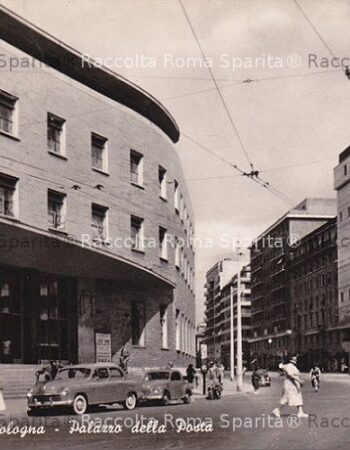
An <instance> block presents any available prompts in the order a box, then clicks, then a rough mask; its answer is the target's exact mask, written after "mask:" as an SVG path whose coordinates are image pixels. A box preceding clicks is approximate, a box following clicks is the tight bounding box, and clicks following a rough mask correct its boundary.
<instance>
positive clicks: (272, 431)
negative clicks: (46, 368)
mask: <svg viewBox="0 0 350 450" xmlns="http://www.w3.org/2000/svg"><path fill="white" fill-rule="evenodd" d="M305 378H306V375H305ZM249 380H250V378H249V375H248V376H246V377H245V383H246V384H249ZM282 383H283V378H281V377H278V376H277V375H276V376H274V377H273V378H272V386H271V387H270V388H269V387H265V388H261V389H260V390H259V394H258V395H254V394H253V393H251V392H244V393H234V391H233V389H232V390H231V392H226V394H228V395H226V396H224V397H223V398H222V399H221V400H212V401H209V400H206V399H205V398H204V397H203V396H200V395H195V396H194V399H193V402H191V404H190V405H184V404H182V403H178V404H173V405H170V406H169V407H162V406H158V405H154V406H142V407H139V408H137V409H136V410H134V411H132V412H130V411H124V410H123V409H120V408H105V409H100V410H99V411H97V412H94V413H91V414H90V415H89V418H85V419H82V418H77V417H76V416H74V415H63V414H60V415H57V414H58V413H55V414H56V415H53V414H52V415H50V416H48V417H35V418H26V414H25V403H24V401H22V400H8V409H9V411H8V415H9V416H11V417H17V419H15V421H14V425H16V424H17V423H18V424H19V425H20V426H23V425H28V424H32V425H36V426H37V430H38V429H39V428H38V426H39V425H40V424H43V425H44V428H43V429H44V430H45V433H44V434H40V435H39V434H37V435H33V434H27V435H26V436H24V437H22V438H21V437H19V436H18V435H16V436H11V435H6V434H3V433H4V430H5V429H4V423H5V422H8V420H9V417H7V418H6V419H5V418H3V419H1V417H0V448H4V449H9V448H26V449H31V448H36V449H50V450H55V449H70V450H73V449H74V450H78V449H79V450H82V449H94V450H95V449H128V448H134V449H169V448H171V449H172V448H174V449H212V448H218V449H289V448H293V449H325V450H326V449H348V448H349V447H350V433H349V429H350V409H349V398H350V397H349V395H350V377H349V376H348V375H339V376H328V375H324V376H323V378H322V382H321V389H320V391H319V392H317V393H315V392H313V390H312V388H311V385H310V383H309V381H307V382H306V384H305V387H304V389H303V392H304V402H305V410H306V411H307V412H308V413H309V414H310V416H309V418H308V419H301V420H297V418H296V416H295V415H292V414H293V413H295V411H294V410H293V408H288V409H287V410H286V411H285V412H284V414H283V416H282V418H281V419H274V418H272V416H270V415H269V413H270V412H271V411H272V410H273V408H274V407H276V406H277V405H278V400H279V396H280V391H281V388H282ZM228 386H229V385H228ZM206 418H208V419H207V420H206ZM87 419H90V420H91V421H94V424H95V425H100V424H101V423H104V424H105V425H109V426H110V427H111V428H113V431H114V432H113V433H92V432H91V433H87V432H86V431H87V424H88V420H87ZM16 420H17V421H18V422H16ZM152 420H153V422H151V421H152ZM157 420H158V423H156V421H157ZM91 423H92V422H91ZM141 423H144V425H145V427H144V428H143V429H142V428H141V427H140V424H141ZM152 423H153V425H152ZM81 424H85V429H84V428H82V427H81ZM146 424H148V426H149V424H151V425H152V427H151V428H147V426H146ZM118 426H119V427H121V431H120V430H119V429H118ZM72 427H73V428H72ZM70 429H71V430H74V431H73V432H72V433H70V432H69V430H70ZM22 430H24V429H22ZM164 430H165V432H163V431H164ZM196 430H197V431H196ZM90 431H98V430H97V429H96V428H94V429H93V428H91V429H90ZM104 431H106V429H105V430H104ZM109 431H111V430H109ZM116 431H120V432H119V433H118V432H116Z"/></svg>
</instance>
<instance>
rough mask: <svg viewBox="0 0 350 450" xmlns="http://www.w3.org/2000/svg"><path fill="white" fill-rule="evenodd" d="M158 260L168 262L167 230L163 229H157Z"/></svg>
mask: <svg viewBox="0 0 350 450" xmlns="http://www.w3.org/2000/svg"><path fill="white" fill-rule="evenodd" d="M159 258H161V259H163V260H165V261H167V260H168V239H167V230H166V229H165V228H163V227H159Z"/></svg>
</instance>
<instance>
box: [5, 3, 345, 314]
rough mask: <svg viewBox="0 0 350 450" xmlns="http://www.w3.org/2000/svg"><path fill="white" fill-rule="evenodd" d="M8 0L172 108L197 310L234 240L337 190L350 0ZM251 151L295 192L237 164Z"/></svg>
mask: <svg viewBox="0 0 350 450" xmlns="http://www.w3.org/2000/svg"><path fill="white" fill-rule="evenodd" d="M0 1H1V3H2V4H3V5H5V6H7V7H8V8H10V9H12V10H13V11H15V12H16V13H18V14H20V15H21V16H23V17H25V18H26V19H28V20H30V21H32V22H33V23H34V24H36V25H37V26H39V27H41V28H43V29H44V30H46V31H48V32H49V33H51V34H53V35H54V36H56V37H57V38H59V39H61V40H63V41H64V42H65V43H67V44H69V45H70V46H72V47H74V48H76V49H78V50H79V51H81V52H82V53H84V54H86V55H89V56H91V57H93V58H96V59H98V60H101V62H103V61H104V62H106V65H108V67H109V68H111V69H112V70H114V71H116V72H118V73H119V74H121V75H123V76H125V77H126V78H128V79H130V80H131V81H133V82H135V83H136V84H138V85H139V86H141V87H142V88H144V89H145V90H147V91H149V92H150V93H151V94H153V95H154V96H155V97H156V98H157V99H159V100H160V101H161V102H162V103H163V104H164V105H165V106H166V107H167V108H168V109H169V111H170V112H171V114H172V115H173V116H174V117H175V119H176V121H177V123H178V124H179V127H180V132H181V137H180V141H179V143H178V144H176V147H177V151H178V153H179V155H180V159H181V161H182V164H183V170H184V173H185V178H186V179H187V183H188V188H189V192H190V196H191V201H192V204H193V208H194V214H195V231H196V237H197V239H198V240H199V241H201V243H202V245H198V246H197V249H196V274H197V321H199V320H201V319H202V317H203V284H204V282H205V273H206V271H207V270H208V269H209V268H210V267H211V266H212V265H213V264H214V263H215V262H216V261H217V260H218V259H220V258H222V257H227V256H234V255H235V252H236V242H237V240H240V241H241V242H243V243H247V242H248V241H250V240H252V239H254V238H255V237H256V236H257V235H258V234H259V233H261V232H262V231H263V230H264V229H265V228H266V227H268V226H269V225H270V224H271V223H272V222H274V221H275V220H276V219H277V218H278V217H280V216H281V215H283V214H284V213H285V212H286V211H287V210H288V209H289V208H290V207H291V206H292V205H293V204H295V205H296V204H297V203H298V202H300V201H301V200H302V199H303V198H305V197H335V192H334V190H333V168H334V166H335V165H336V164H337V159H338V155H339V153H340V152H341V151H342V150H344V149H345V148H346V147H347V146H348V145H350V126H349V119H350V117H349V116H350V112H349V104H350V80H348V79H347V78H346V76H345V75H344V71H343V70H342V69H341V68H339V67H336V66H337V63H338V61H336V60H333V65H332V57H333V56H336V57H340V58H350V27H349V19H350V2H349V1H348V0H215V1H214V0H212V1H207V0H182V5H183V8H182V7H181V3H180V1H179V0H54V1H53V0H51V1H48V0H0ZM184 10H185V12H184ZM185 13H186V14H187V16H188V18H189V21H190V24H191V27H192V29H193V30H194V34H195V36H194V34H193V32H192V30H191V27H190V24H189V23H188V20H187V19H186V15H185ZM196 38H197V40H198V43H199V45H200V47H201V48H202V51H203V54H204V55H205V57H206V64H204V62H203V59H202V56H201V51H200V49H199V47H198V43H197V41H196ZM310 55H312V56H310ZM107 58H109V59H107ZM310 61H311V62H310ZM321 62H322V65H321ZM344 62H345V64H346V62H347V61H346V60H344ZM348 62H350V60H349V61H348ZM207 66H209V67H210V70H211V72H212V74H213V77H214V79H215V82H216V84H217V86H218V87H219V90H220V93H221V95H222V98H221V97H220V95H219V93H218V91H217V89H216V86H215V83H214V81H213V79H212V78H211V74H210V72H209V70H208V67H207ZM247 80H248V81H249V80H252V81H250V82H247ZM244 81H245V82H244ZM222 99H223V101H224V103H225V105H226V109H225V106H224V104H223V101H222ZM198 144H199V145H198ZM250 162H253V165H254V168H255V169H257V170H260V171H261V172H260V176H261V177H262V178H263V179H264V180H266V181H268V182H269V183H270V184H271V185H272V186H273V187H274V188H276V189H278V191H280V192H282V193H283V195H284V196H285V197H288V200H287V199H284V200H281V199H280V198H278V197H277V196H275V195H273V194H272V193H271V192H270V191H269V190H268V189H266V188H264V187H262V186H259V185H258V184H257V183H254V182H252V181H251V180H249V179H248V178H247V177H243V176H241V175H240V174H239V172H237V171H235V169H234V168H233V167H232V165H234V164H235V165H237V166H238V167H240V168H241V169H242V170H243V171H245V172H247V171H249V170H251V166H250ZM230 164H231V165H230ZM228 242H229V243H230V245H228Z"/></svg>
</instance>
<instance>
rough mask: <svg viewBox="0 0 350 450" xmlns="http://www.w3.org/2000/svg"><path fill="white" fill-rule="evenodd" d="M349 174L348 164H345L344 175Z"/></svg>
mask: <svg viewBox="0 0 350 450" xmlns="http://www.w3.org/2000/svg"><path fill="white" fill-rule="evenodd" d="M347 174H348V166H347V165H346V164H344V175H347Z"/></svg>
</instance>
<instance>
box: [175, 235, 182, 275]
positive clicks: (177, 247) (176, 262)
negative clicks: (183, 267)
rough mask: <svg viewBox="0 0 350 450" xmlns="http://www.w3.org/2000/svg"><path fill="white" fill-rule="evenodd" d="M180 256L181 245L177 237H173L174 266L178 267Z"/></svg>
mask: <svg viewBox="0 0 350 450" xmlns="http://www.w3.org/2000/svg"><path fill="white" fill-rule="evenodd" d="M180 258H181V247H180V242H179V240H178V238H176V239H175V267H176V268H177V269H179V268H180V264H181V262H180Z"/></svg>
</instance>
